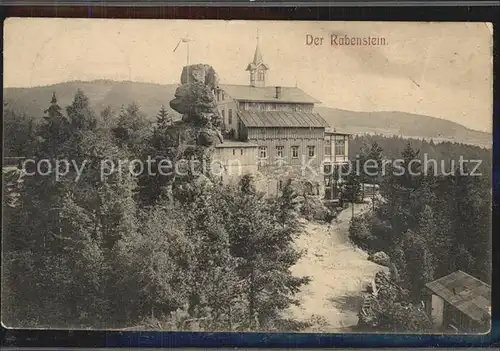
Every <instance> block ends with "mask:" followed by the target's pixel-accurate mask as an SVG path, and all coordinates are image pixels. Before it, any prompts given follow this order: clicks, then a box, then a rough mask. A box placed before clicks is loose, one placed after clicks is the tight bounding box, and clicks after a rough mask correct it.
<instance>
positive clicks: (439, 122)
mask: <svg viewBox="0 0 500 351" xmlns="http://www.w3.org/2000/svg"><path fill="white" fill-rule="evenodd" d="M176 88H177V85H174V84H170V85H160V84H153V83H139V82H126V81H125V82H116V81H111V80H95V81H90V82H80V81H73V82H65V83H59V84H54V85H50V86H41V87H33V88H5V89H4V101H5V102H8V103H9V105H10V106H11V108H12V109H14V110H17V111H18V112H22V113H24V114H26V115H28V116H30V117H35V118H36V119H40V118H41V117H42V116H43V110H44V109H45V108H46V107H47V106H46V101H47V99H48V98H50V96H51V95H52V93H53V92H55V93H56V95H57V97H58V99H59V103H60V104H61V106H66V105H69V104H70V103H71V101H72V99H73V96H74V94H75V93H76V91H77V90H78V89H83V90H84V91H85V94H86V95H87V96H88V97H89V99H90V104H91V107H92V108H93V109H94V111H96V113H99V112H100V111H102V110H103V109H104V108H106V107H108V106H109V107H110V108H111V109H113V110H115V111H119V110H120V109H121V107H122V106H126V105H128V104H130V103H131V102H135V103H136V104H137V105H138V106H140V107H141V111H142V112H143V113H144V114H145V115H146V117H147V118H149V119H150V120H153V119H154V116H155V115H156V113H157V111H158V109H159V108H160V106H161V105H165V106H166V108H167V110H168V112H169V113H170V114H171V115H172V116H173V117H174V118H178V117H179V114H178V113H177V112H175V111H173V110H172V109H170V108H169V107H168V100H169V97H172V96H173V95H174V92H175V89H176ZM316 111H317V112H319V113H320V114H321V115H322V116H323V117H324V118H325V120H326V121H327V122H328V123H329V124H330V125H331V126H332V127H333V128H338V129H339V130H343V131H346V132H349V133H353V134H365V133H370V134H383V135H385V136H388V137H391V136H392V135H398V136H403V137H414V138H425V139H427V140H430V139H431V138H432V139H434V141H435V142H437V141H451V142H460V143H467V144H474V145H480V146H485V147H490V148H491V145H492V135H491V133H485V132H481V131H476V130H471V129H468V128H465V127H464V126H462V125H460V124H457V123H454V122H451V121H447V120H444V119H440V118H435V117H430V116H423V115H418V114H410V113H405V112H398V111H387V112H355V111H348V110H341V109H336V108H331V107H326V106H317V107H316ZM436 117H439V116H436Z"/></svg>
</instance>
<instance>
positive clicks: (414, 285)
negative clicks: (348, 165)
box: [349, 137, 492, 332]
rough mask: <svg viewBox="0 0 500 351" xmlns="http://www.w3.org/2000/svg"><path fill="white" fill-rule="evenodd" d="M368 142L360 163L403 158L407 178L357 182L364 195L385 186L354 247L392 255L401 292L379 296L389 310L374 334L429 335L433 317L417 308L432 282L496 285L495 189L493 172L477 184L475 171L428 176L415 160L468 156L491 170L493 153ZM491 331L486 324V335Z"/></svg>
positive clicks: (360, 223) (359, 222)
mask: <svg viewBox="0 0 500 351" xmlns="http://www.w3.org/2000/svg"><path fill="white" fill-rule="evenodd" d="M366 142H367V140H366V138H362V137H361V138H357V139H355V142H354V146H355V149H354V150H353V152H357V153H358V154H359V155H360V156H359V157H360V158H361V159H366V158H367V157H369V158H371V159H375V160H379V161H380V160H382V159H395V158H399V159H401V160H402V161H403V162H402V167H403V169H404V170H405V172H404V174H403V175H398V174H395V173H394V172H392V170H391V168H389V171H388V172H387V173H386V174H385V175H382V176H378V177H369V176H366V175H364V174H361V175H360V177H359V179H352V178H351V179H350V181H351V187H352V186H354V187H356V186H357V187H358V191H360V189H359V183H360V182H374V183H378V184H379V185H380V194H381V199H376V200H375V201H374V210H373V211H372V212H369V213H366V214H364V215H362V216H359V217H356V218H354V219H353V221H352V223H351V226H350V230H349V236H350V239H351V241H352V242H354V243H355V244H356V245H358V246H360V247H361V248H363V249H364V250H366V251H368V252H370V253H375V252H380V251H382V252H384V253H386V254H387V255H388V256H389V258H390V261H391V280H392V284H394V286H396V287H398V286H399V287H400V288H401V289H402V290H398V289H397V288H394V287H390V285H388V287H386V289H389V290H390V291H384V292H383V293H381V294H380V295H381V296H379V298H378V300H377V301H378V303H379V305H383V306H384V307H383V308H382V309H380V310H378V312H377V313H376V315H375V316H373V318H374V320H376V323H375V325H372V326H371V328H374V330H390V331H418V332H422V331H423V330H428V328H430V324H429V321H428V317H426V316H425V313H423V312H422V311H421V310H420V309H419V308H418V306H419V305H420V302H421V301H422V300H423V298H424V286H425V284H426V283H427V282H429V281H432V280H434V279H437V278H440V277H443V276H445V275H447V274H450V273H452V272H454V271H456V270H462V271H464V272H466V273H468V274H471V275H473V276H475V277H476V278H478V279H480V280H482V281H484V282H486V283H489V284H491V262H492V247H491V240H492V238H491V235H492V232H491V230H492V229H491V228H492V227H491V223H492V216H491V209H492V183H491V168H490V166H485V167H483V168H482V171H483V172H484V173H483V174H478V175H476V176H471V175H469V174H468V172H470V171H471V167H470V166H469V165H467V164H465V166H464V170H463V172H461V171H460V169H459V166H458V163H457V164H456V165H455V167H453V168H452V169H450V168H449V166H450V163H449V162H447V163H446V164H447V165H448V170H447V172H449V173H447V174H446V175H441V174H437V175H435V174H434V173H433V172H432V171H431V172H428V174H427V175H425V174H424V172H423V171H424V169H423V167H424V166H423V165H422V164H419V163H418V162H413V160H417V159H421V157H422V155H421V152H422V150H425V151H428V152H430V154H431V155H432V156H430V157H437V158H440V159H445V160H448V161H449V160H450V159H452V158H455V157H457V159H458V155H463V156H464V157H465V158H467V157H478V159H481V158H482V159H484V161H485V162H486V163H487V162H491V161H489V160H490V158H491V150H484V149H480V148H474V147H471V146H467V145H460V144H443V145H441V144H440V145H433V144H432V145H431V144H430V143H427V142H425V141H424V142H423V141H418V140H417V141H415V140H411V141H410V142H408V141H403V140H397V139H396V140H395V139H387V138H383V137H376V138H374V139H372V140H371V142H372V144H368V143H366ZM378 142H380V143H381V145H384V146H385V147H386V149H384V148H383V147H381V145H379V144H378ZM360 144H362V145H363V146H362V147H360V146H361V145H360ZM403 145H405V147H404V148H402V146H403ZM358 147H359V148H358ZM356 148H357V150H356ZM400 148H402V150H401V149H400ZM386 150H387V151H386ZM399 150H401V151H400V152H399V153H398V151H399ZM379 164H380V163H377V165H379ZM488 164H489V163H488ZM489 165H491V164H489ZM387 294H388V295H387ZM488 326H489V321H485V325H484V330H482V331H483V332H484V331H486V330H488ZM364 327H365V328H366V326H364Z"/></svg>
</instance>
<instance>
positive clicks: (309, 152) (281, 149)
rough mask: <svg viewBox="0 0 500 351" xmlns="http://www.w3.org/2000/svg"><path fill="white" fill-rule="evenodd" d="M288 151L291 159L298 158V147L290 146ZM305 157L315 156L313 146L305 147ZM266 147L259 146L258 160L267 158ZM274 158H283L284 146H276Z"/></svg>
mask: <svg viewBox="0 0 500 351" xmlns="http://www.w3.org/2000/svg"><path fill="white" fill-rule="evenodd" d="M290 151H291V154H292V158H299V146H291V147H290ZM307 155H308V156H309V157H314V156H315V155H316V147H315V146H314V145H309V146H308V147H307ZM267 156H268V155H267V146H259V158H267ZM276 157H277V158H284V157H285V147H284V146H276Z"/></svg>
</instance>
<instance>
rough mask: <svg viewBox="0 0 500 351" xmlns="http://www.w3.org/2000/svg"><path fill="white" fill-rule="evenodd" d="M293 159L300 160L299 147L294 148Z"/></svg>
mask: <svg viewBox="0 0 500 351" xmlns="http://www.w3.org/2000/svg"><path fill="white" fill-rule="evenodd" d="M292 158H299V147H298V146H292Z"/></svg>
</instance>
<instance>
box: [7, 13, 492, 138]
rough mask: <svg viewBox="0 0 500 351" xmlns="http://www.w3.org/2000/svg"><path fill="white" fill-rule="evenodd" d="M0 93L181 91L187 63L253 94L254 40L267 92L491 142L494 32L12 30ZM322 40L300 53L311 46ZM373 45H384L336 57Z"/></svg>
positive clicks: (319, 27) (325, 25) (17, 24)
mask: <svg viewBox="0 0 500 351" xmlns="http://www.w3.org/2000/svg"><path fill="white" fill-rule="evenodd" d="M4 26H5V27H4V87H32V86H41V85H51V84H55V83H59V82H64V81H71V80H83V81H87V80H94V79H112V80H130V81H138V82H151V83H159V84H179V80H180V72H181V70H182V67H183V66H184V65H185V64H186V62H187V45H186V44H181V45H180V46H179V47H178V49H177V50H176V51H175V52H173V49H174V48H175V46H176V45H177V43H178V41H179V39H180V38H182V37H188V38H189V39H190V40H191V41H190V43H189V62H190V63H191V64H194V63H207V64H210V65H212V66H213V67H214V69H215V70H216V72H217V73H218V75H219V77H220V81H221V83H222V84H248V82H249V76H248V72H246V71H245V69H246V67H247V65H248V63H249V62H250V61H251V60H252V59H253V54H254V51H255V45H256V42H257V35H258V37H259V39H258V40H259V43H260V48H261V52H262V55H263V59H264V62H265V63H266V64H267V65H268V66H269V68H270V69H269V71H268V74H267V85H273V86H274V85H276V86H298V87H299V88H301V89H302V90H304V91H305V92H306V93H308V94H309V95H311V96H313V97H315V98H317V99H319V100H320V101H321V102H322V105H323V106H329V107H333V108H339V109H346V110H352V111H403V112H409V113H416V114H423V115H429V116H434V117H439V118H444V119H447V120H451V121H453V122H457V123H460V124H462V125H464V126H466V127H468V128H471V129H476V130H481V131H487V132H491V128H492V113H493V112H492V104H493V75H492V72H493V56H492V27H491V25H490V24H487V23H459V22H447V23H424V22H412V23H410V22H406V23H405V22H385V23H384V22H334V21H330V22H317V21H316V22H314V21H300V22H297V21H214V20H135V19H133V20H132V19H126V20H125V19H119V20H118V19H116V20H111V19H52V18H39V19H35V18H10V19H7V20H6V21H5V24H4ZM308 35H310V36H312V37H317V38H319V37H323V38H324V39H323V44H322V45H307V42H306V39H307V36H308ZM332 35H336V36H337V43H339V38H343V37H344V36H347V37H349V38H353V37H356V38H366V37H376V38H380V39H381V40H379V41H380V42H382V43H383V44H384V45H353V46H342V45H331V36H332Z"/></svg>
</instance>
